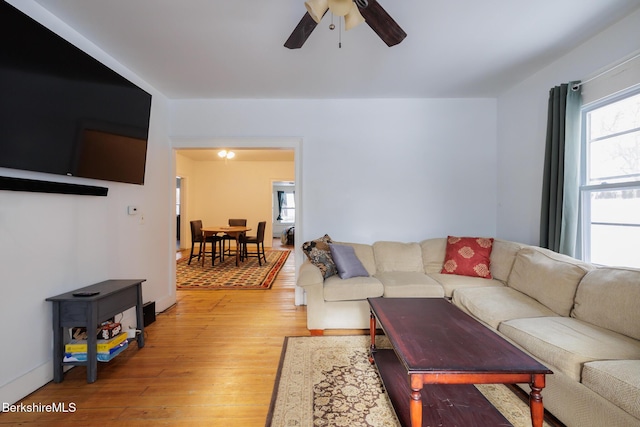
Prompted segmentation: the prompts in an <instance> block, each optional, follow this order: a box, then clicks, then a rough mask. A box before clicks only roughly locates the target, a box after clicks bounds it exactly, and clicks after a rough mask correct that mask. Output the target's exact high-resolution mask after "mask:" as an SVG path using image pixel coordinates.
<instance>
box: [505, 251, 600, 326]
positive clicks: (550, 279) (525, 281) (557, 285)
mask: <svg viewBox="0 0 640 427" xmlns="http://www.w3.org/2000/svg"><path fill="white" fill-rule="evenodd" d="M593 268H594V267H592V266H591V265H589V264H587V263H585V262H582V261H580V260H577V259H575V258H571V257H569V256H566V255H561V254H558V253H556V252H553V251H550V250H548V249H542V248H535V247H533V246H528V247H525V248H522V249H521V250H520V251H519V252H518V255H516V259H515V262H514V263H513V268H512V270H511V274H509V280H508V282H507V284H508V285H509V286H510V287H512V288H514V289H516V290H518V291H520V292H522V293H524V294H527V295H529V296H530V297H531V298H535V299H536V300H538V301H540V302H541V303H542V304H544V305H546V306H547V307H549V308H550V309H551V310H553V311H554V312H556V313H558V314H560V315H561V316H569V314H570V313H571V308H572V307H573V299H574V296H575V294H576V288H577V287H578V283H579V282H580V279H582V277H583V276H584V275H585V273H586V272H587V271H589V270H592V269H593Z"/></svg>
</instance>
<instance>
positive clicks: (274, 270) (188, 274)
mask: <svg viewBox="0 0 640 427" xmlns="http://www.w3.org/2000/svg"><path fill="white" fill-rule="evenodd" d="M290 252H291V251H289V250H265V256H266V258H267V262H264V261H263V262H262V266H260V265H259V264H258V259H257V258H249V259H247V260H245V261H244V262H241V263H240V265H239V266H237V267H236V257H235V256H234V255H232V256H227V257H226V258H225V259H224V262H222V263H221V262H219V260H218V259H216V263H215V265H214V266H211V258H210V257H207V258H206V259H205V262H204V266H203V265H202V263H200V262H198V261H197V259H196V258H194V259H193V260H192V261H191V264H189V256H186V257H183V258H181V259H179V260H178V261H177V264H176V286H177V288H178V289H188V290H194V289H202V290H220V289H227V290H229V289H271V285H273V282H274V281H275V278H276V276H277V275H278V272H279V271H280V269H281V268H282V266H283V265H284V263H285V262H286V261H287V258H288V257H289V253H290Z"/></svg>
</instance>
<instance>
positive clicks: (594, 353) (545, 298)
mask: <svg viewBox="0 0 640 427" xmlns="http://www.w3.org/2000/svg"><path fill="white" fill-rule="evenodd" d="M336 243H337V242H336ZM339 244H340V245H346V246H350V247H352V248H353V249H354V253H355V255H356V256H357V258H358V260H359V261H360V262H361V263H362V266H363V267H364V268H365V269H366V273H368V276H365V275H362V276H358V277H351V278H348V279H341V278H340V277H339V275H338V274H335V275H332V276H330V277H327V278H326V279H325V278H324V277H323V274H322V273H321V271H320V270H319V269H318V268H317V267H316V266H315V265H314V264H312V263H311V262H309V261H307V262H305V263H304V264H303V265H302V267H301V269H300V273H299V275H298V281H297V284H298V285H299V286H301V287H303V288H304V289H305V291H306V298H307V327H308V328H309V329H310V330H312V331H314V330H315V331H318V330H319V331H322V330H325V329H366V328H368V327H369V307H368V303H367V298H369V297H387V298H394V297H435V298H438V297H445V298H448V299H451V302H452V303H453V304H455V305H456V306H458V307H459V308H461V309H462V310H464V311H465V312H467V313H469V314H470V315H472V316H473V317H475V318H476V319H478V320H479V321H480V322H482V323H483V324H485V325H486V326H487V327H489V328H491V329H493V330H494V331H496V333H498V334H501V335H502V336H504V337H505V338H507V339H508V340H510V341H511V342H513V343H514V344H515V345H517V346H519V347H520V348H522V349H524V350H525V351H527V352H528V353H529V354H531V355H532V356H533V357H535V358H537V359H538V360H540V361H541V362H542V363H544V364H545V365H546V366H547V367H548V368H549V369H551V370H552V371H553V372H554V374H553V375H549V376H547V386H546V387H545V389H544V390H543V398H544V404H545V408H546V409H547V410H549V411H550V412H551V413H552V414H554V415H555V416H556V417H557V418H558V419H559V420H560V421H562V422H563V423H564V424H565V425H567V426H569V427H573V426H576V427H585V426H593V427H601V426H620V427H622V426H640V270H636V269H627V268H613V267H598V266H595V265H591V264H587V263H585V262H583V261H580V260H577V259H574V258H570V257H567V256H564V255H560V254H557V253H555V252H552V251H549V250H546V249H542V248H539V247H534V246H529V245H524V244H519V243H515V242H510V241H505V240H499V239H495V240H494V242H493V248H492V251H491V256H490V261H491V264H490V271H491V275H492V278H491V279H485V278H480V277H469V276H459V275H455V274H442V273H441V271H442V268H443V262H444V258H445V249H446V246H447V239H446V238H436V239H428V240H424V241H422V242H414V243H403V242H376V243H374V244H373V245H367V244H357V243H339ZM521 386H522V387H523V388H525V389H527V390H528V386H526V385H521Z"/></svg>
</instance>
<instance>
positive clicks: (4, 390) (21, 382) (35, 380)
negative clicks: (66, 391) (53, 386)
mask: <svg viewBox="0 0 640 427" xmlns="http://www.w3.org/2000/svg"><path fill="white" fill-rule="evenodd" d="M51 380H53V360H49V361H48V362H46V363H45V364H43V365H40V366H38V367H37V368H35V369H33V370H31V371H29V372H27V373H26V374H24V375H22V376H20V377H18V378H16V379H14V380H13V381H10V382H8V383H6V384H4V385H3V386H2V387H0V402H2V403H9V404H14V403H16V402H18V401H19V400H21V399H22V398H24V397H25V396H28V395H29V394H31V393H33V392H34V391H36V390H37V389H39V388H40V387H42V386H43V385H45V384H47V383H48V382H50V381H51Z"/></svg>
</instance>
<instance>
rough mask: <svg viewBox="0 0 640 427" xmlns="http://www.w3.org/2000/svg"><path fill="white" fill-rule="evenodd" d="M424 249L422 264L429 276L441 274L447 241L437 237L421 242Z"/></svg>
mask: <svg viewBox="0 0 640 427" xmlns="http://www.w3.org/2000/svg"><path fill="white" fill-rule="evenodd" d="M420 248H421V249H422V264H423V265H424V272H425V273H427V274H431V273H440V271H441V270H442V264H444V254H445V252H446V250H447V239H445V238H444V237H437V238H434V239H426V240H423V241H422V242H420Z"/></svg>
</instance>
